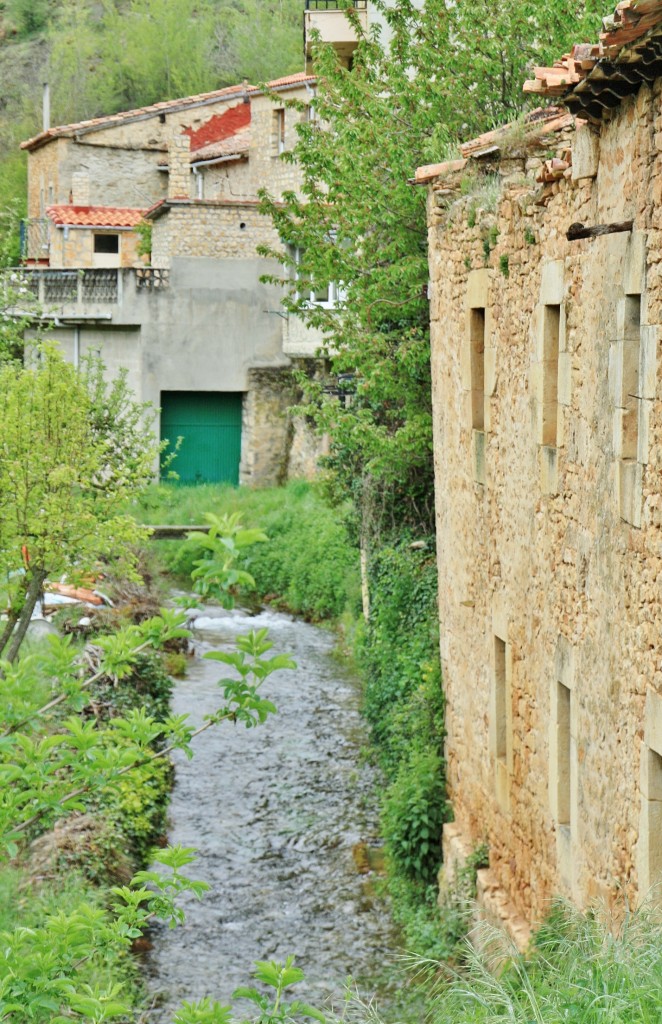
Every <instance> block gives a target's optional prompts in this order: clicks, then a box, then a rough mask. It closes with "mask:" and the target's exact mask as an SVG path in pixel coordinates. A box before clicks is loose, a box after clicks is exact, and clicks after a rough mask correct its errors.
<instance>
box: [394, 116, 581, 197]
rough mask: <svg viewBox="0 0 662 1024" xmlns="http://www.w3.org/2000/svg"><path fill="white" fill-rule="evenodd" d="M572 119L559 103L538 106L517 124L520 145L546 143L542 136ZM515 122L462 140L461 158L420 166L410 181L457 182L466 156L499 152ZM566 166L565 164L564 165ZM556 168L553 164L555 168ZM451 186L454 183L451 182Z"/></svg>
mask: <svg viewBox="0 0 662 1024" xmlns="http://www.w3.org/2000/svg"><path fill="white" fill-rule="evenodd" d="M574 122H575V119H574V117H573V116H572V114H569V113H568V112H567V111H566V110H563V108H561V107H538V108H537V109H536V110H532V111H530V112H529V113H528V114H527V115H526V117H525V118H524V121H523V123H522V125H519V124H518V125H517V128H518V131H520V130H521V129H523V132H522V145H523V146H531V145H532V144H536V145H538V146H540V145H544V144H545V138H546V137H547V136H549V135H551V134H553V133H556V132H561V131H564V130H565V129H566V128H570V127H572V125H573V124H574ZM514 127H515V126H514V125H513V123H510V124H504V125H501V126H500V127H499V128H495V129H494V130H493V131H490V132H485V133H484V134H483V135H479V136H478V138H476V139H471V140H470V141H469V142H465V143H463V144H462V145H461V146H460V147H459V149H460V154H461V159H460V160H446V161H445V162H444V163H441V164H428V165H427V166H425V167H419V168H417V170H416V174H415V176H414V177H413V178H410V179H409V181H410V184H411V185H428V184H429V183H430V182H431V181H435V180H436V179H439V178H442V179H444V178H448V179H449V181H452V182H459V181H460V175H461V172H462V171H463V170H464V168H465V167H466V165H467V163H468V161H469V160H480V158H481V157H486V156H489V155H491V154H497V153H499V151H500V149H501V147H502V145H503V144H504V142H506V141H508V140H509V139H510V138H512V135H511V132H512V130H513V128H514ZM566 166H567V165H566ZM554 172H556V167H555V168H554ZM453 187H454V186H453Z"/></svg>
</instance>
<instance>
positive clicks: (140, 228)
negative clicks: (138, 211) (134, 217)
mask: <svg viewBox="0 0 662 1024" xmlns="http://www.w3.org/2000/svg"><path fill="white" fill-rule="evenodd" d="M152 227H153V225H152V222H151V220H141V222H140V224H136V229H135V230H136V234H137V235H138V237H139V239H140V241H139V242H138V248H137V249H136V252H137V254H138V256H146V257H147V260H148V262H149V261H150V260H151V258H152Z"/></svg>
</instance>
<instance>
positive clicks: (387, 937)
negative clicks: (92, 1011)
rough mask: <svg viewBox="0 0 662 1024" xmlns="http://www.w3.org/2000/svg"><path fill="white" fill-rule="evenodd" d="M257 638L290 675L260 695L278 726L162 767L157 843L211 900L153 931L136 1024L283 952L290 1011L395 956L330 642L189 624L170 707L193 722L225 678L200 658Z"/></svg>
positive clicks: (244, 626) (152, 1022)
mask: <svg viewBox="0 0 662 1024" xmlns="http://www.w3.org/2000/svg"><path fill="white" fill-rule="evenodd" d="M265 626H266V627H268V629H269V633H270V638H271V640H272V641H273V643H274V651H273V653H280V652H284V653H289V654H291V655H292V657H293V658H294V659H295V661H296V662H297V665H298V668H297V669H296V671H283V672H278V673H276V674H274V675H273V676H271V677H270V678H269V679H268V680H267V681H266V683H265V685H264V695H265V696H267V697H269V699H271V700H273V701H274V703H275V704H276V705H277V707H278V714H277V715H274V716H271V717H270V718H269V719H268V721H267V723H266V724H265V725H263V726H260V727H259V728H255V729H250V730H247V729H245V728H244V727H243V726H233V725H223V726H221V727H219V728H215V729H210V730H209V731H208V732H205V733H203V734H202V735H201V736H200V737H199V738H198V739H197V740H196V741H195V751H196V753H195V757H194V758H193V760H192V761H187V760H186V758H185V757H184V756H183V755H178V756H177V757H176V759H175V761H176V783H175V788H174V792H173V798H172V804H171V808H170V821H171V826H170V832H169V838H170V842H172V843H181V844H182V845H185V846H194V847H196V848H197V850H198V856H199V860H198V862H197V863H196V864H195V865H194V870H192V871H191V872H190V873H191V874H192V875H194V877H198V878H203V879H205V881H207V882H208V883H209V884H210V885H211V891H210V892H209V893H208V894H207V895H206V896H205V897H204V898H203V900H202V901H201V902H197V901H195V900H189V901H188V902H187V904H186V905H185V909H186V923H185V924H184V925H183V926H181V927H179V928H177V929H175V930H169V929H167V928H165V927H158V928H156V929H154V930H153V933H152V941H153V949H152V950H151V952H150V953H149V955H148V957H147V963H146V969H147V978H148V985H149V989H150V992H151V993H152V995H153V1008H152V1009H151V1010H150V1011H149V1013H148V1015H147V1017H146V1018H145V1019H146V1021H149V1024H169V1022H170V1021H171V1020H172V1011H173V1010H174V1009H175V1008H176V1007H177V1006H178V1005H179V1003H180V1002H181V1001H182V1000H183V999H199V998H201V997H203V996H211V997H213V998H214V999H218V1000H219V1001H220V1002H222V1003H229V1002H230V1001H231V996H232V992H233V990H234V989H235V988H236V987H237V986H238V985H244V984H247V983H248V982H249V975H250V970H251V965H252V962H253V961H254V960H258V959H259V960H272V959H274V960H284V959H285V958H286V957H287V956H288V954H293V955H294V956H295V957H296V963H297V965H298V966H300V967H301V968H303V970H304V971H305V974H306V980H305V982H304V983H302V984H301V985H300V986H298V992H297V996H298V997H299V998H302V999H306V1000H308V1001H310V1002H313V1003H315V1004H316V1005H321V1004H324V1003H328V1001H329V1000H332V1001H335V1000H339V999H340V998H341V997H342V992H343V984H344V981H345V979H346V978H347V976H348V975H352V976H353V977H354V978H355V979H372V978H375V977H376V976H377V975H379V974H381V975H383V974H384V968H385V965H387V964H388V962H389V959H390V957H391V956H392V953H393V950H394V948H395V947H396V944H397V936H396V934H395V932H394V930H393V925H392V923H391V921H390V918H389V914H388V909H387V907H386V905H385V904H384V902H383V901H382V900H381V899H379V898H378V897H376V896H375V893H374V881H375V876H374V874H373V873H372V872H371V871H369V870H368V869H369V868H370V867H371V865H372V864H374V862H375V860H374V858H373V846H374V843H375V837H376V836H377V829H378V825H377V805H378V791H377V777H376V773H375V771H374V769H372V768H371V767H370V766H369V765H367V764H366V763H364V761H363V760H362V759H361V756H360V750H361V744H362V742H363V740H364V735H365V734H364V729H365V727H364V725H363V722H362V720H361V717H360V715H359V683H358V680H357V679H356V678H355V677H354V676H353V675H352V673H351V672H350V670H349V669H348V668H347V666H345V665H344V664H343V662H342V661H341V660H339V659H338V658H337V657H336V656H335V655H334V642H335V641H334V637H333V635H332V634H330V633H328V632H326V631H325V630H322V629H320V628H318V627H315V626H311V625H308V624H307V623H304V622H300V621H297V620H294V619H292V618H291V617H289V616H287V615H281V614H278V613H274V612H271V611H264V612H261V613H260V614H258V615H249V614H248V613H246V612H244V611H239V610H237V611H233V612H227V611H225V610H223V609H220V608H208V609H206V610H204V612H200V613H198V618H197V619H196V620H195V621H194V624H193V629H194V633H195V638H196V645H195V646H196V657H195V658H194V659H193V660H192V661H191V663H190V667H189V671H188V674H187V676H186V678H185V679H184V680H182V681H180V682H178V683H177V686H176V689H175V693H174V699H173V710H174V712H175V713H180V714H181V713H184V712H188V713H190V714H191V716H192V719H193V720H194V721H195V722H196V723H200V722H201V721H202V719H203V717H204V715H205V714H207V713H208V712H210V711H211V710H213V709H214V708H215V707H216V706H217V705H218V703H219V701H218V695H219V691H218V687H217V680H218V679H219V678H220V677H221V676H222V675H224V674H226V673H225V672H224V668H225V666H223V665H221V664H219V663H218V662H213V661H209V660H207V661H205V660H203V658H202V657H201V655H202V654H203V653H204V652H205V651H207V650H213V649H219V648H222V647H224V646H226V645H230V644H232V640H233V637H234V636H236V635H237V634H239V633H245V632H247V631H248V630H249V629H251V628H256V629H257V628H261V627H265Z"/></svg>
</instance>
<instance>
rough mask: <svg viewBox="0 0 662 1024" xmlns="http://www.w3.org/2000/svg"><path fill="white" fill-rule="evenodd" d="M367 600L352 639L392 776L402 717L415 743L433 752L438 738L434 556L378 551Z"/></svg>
mask: <svg viewBox="0 0 662 1024" xmlns="http://www.w3.org/2000/svg"><path fill="white" fill-rule="evenodd" d="M370 597H371V613H370V623H369V625H368V626H367V627H366V629H365V630H364V631H363V633H362V635H361V636H360V638H359V641H358V651H357V655H358V661H359V665H360V667H361V668H362V669H363V671H364V673H365V676H366V690H365V713H366V717H367V719H368V721H369V723H370V726H371V731H372V740H373V743H374V744H375V746H376V748H377V751H378V756H379V761H380V764H381V766H382V767H383V769H384V771H385V772H386V774H387V776H388V777H389V778H392V777H393V776H394V775H395V773H396V772H397V769H398V766H399V763H400V760H401V759H402V757H403V756H404V757H406V756H407V753H406V750H403V747H402V743H403V738H404V737H403V727H404V726H405V720H406V728H407V730H408V731H409V736H410V738H411V739H412V741H413V740H414V737H415V738H416V743H417V745H420V746H425V745H426V744H427V743H432V744H433V745H434V746H435V748H436V749H438V750H439V751H440V750H441V743H442V742H443V725H442V723H443V699H442V693H441V680H440V677H439V671H438V668H437V666H438V664H439V644H438V623H437V571H436V562H435V558H434V554H433V553H431V552H430V551H429V550H427V549H424V550H418V549H416V550H412V549H411V548H410V547H409V545H408V544H401V545H400V546H398V547H386V548H382V549H381V550H380V551H379V552H378V553H377V554H376V555H375V556H374V557H373V559H372V564H371V567H370ZM421 686H423V689H424V692H423V693H422V692H421V689H420V688H421ZM410 704H411V706H410Z"/></svg>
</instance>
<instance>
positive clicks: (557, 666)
mask: <svg viewBox="0 0 662 1024" xmlns="http://www.w3.org/2000/svg"><path fill="white" fill-rule="evenodd" d="M566 694H567V697H566V696H565V695H566ZM559 699H561V700H563V701H564V702H565V701H566V700H567V705H566V706H561V705H560V703H559ZM566 716H567V717H566ZM577 718H578V711H577V693H576V687H575V652H574V648H573V647H572V645H571V644H570V642H569V641H568V640H567V639H566V638H565V637H563V636H559V638H558V640H557V644H556V652H555V656H554V673H553V676H552V679H551V687H550V714H549V809H550V813H551V815H552V819H553V821H554V825H555V829H556V861H557V866H558V870H559V875H560V880H561V882H562V883H563V885H564V886H565V888H566V891H567V892H569V893H571V892H572V889H573V885H574V871H575V860H576V858H575V857H574V855H573V852H574V846H575V844H576V841H577V828H578V823H579V812H578V803H579V758H578V754H577V740H578V731H577ZM562 719H565V720H563V721H562Z"/></svg>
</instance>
